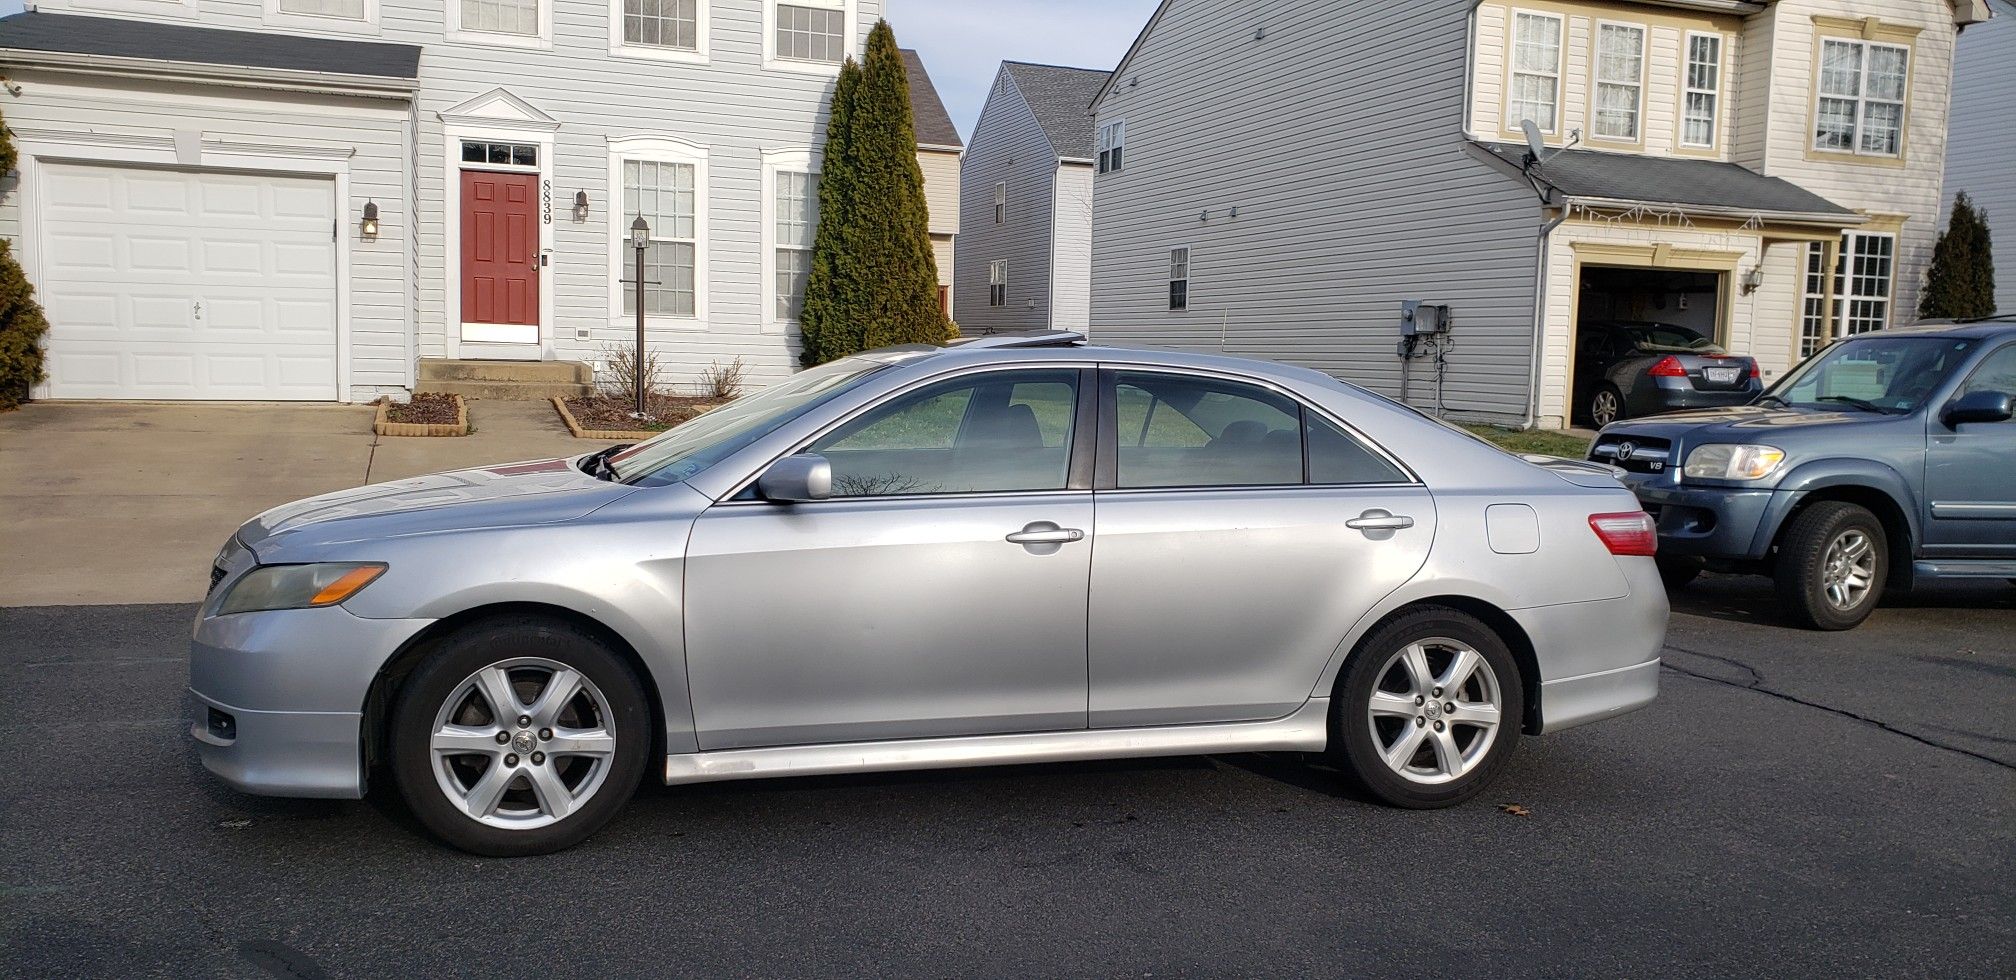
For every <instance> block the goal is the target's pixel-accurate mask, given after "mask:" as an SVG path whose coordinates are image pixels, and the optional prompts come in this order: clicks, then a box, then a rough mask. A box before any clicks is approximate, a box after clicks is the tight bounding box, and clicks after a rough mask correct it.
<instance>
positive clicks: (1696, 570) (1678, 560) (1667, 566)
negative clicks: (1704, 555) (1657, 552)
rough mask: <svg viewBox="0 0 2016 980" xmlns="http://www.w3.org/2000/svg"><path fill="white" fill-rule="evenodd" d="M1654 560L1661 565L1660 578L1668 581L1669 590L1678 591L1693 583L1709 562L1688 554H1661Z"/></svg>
mask: <svg viewBox="0 0 2016 980" xmlns="http://www.w3.org/2000/svg"><path fill="white" fill-rule="evenodd" d="M1653 561H1655V562H1657V563H1658V565H1659V580H1660V581H1661V582H1664V583H1666V591H1668V592H1677V591H1679V590H1681V589H1684V588H1686V587H1687V586H1689V585H1691V584H1693V582H1694V580H1695V579H1697V578H1700V577H1701V573H1702V572H1703V571H1704V570H1706V566H1707V562H1705V561H1702V560H1701V559H1699V558H1693V557H1689V556H1686V555H1670V556H1669V555H1661V556H1659V557H1658V558H1655V559H1653Z"/></svg>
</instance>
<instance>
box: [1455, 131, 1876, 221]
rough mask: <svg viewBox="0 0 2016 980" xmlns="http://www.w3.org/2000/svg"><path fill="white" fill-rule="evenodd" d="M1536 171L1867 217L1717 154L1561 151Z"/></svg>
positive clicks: (1637, 197) (1721, 201)
mask: <svg viewBox="0 0 2016 980" xmlns="http://www.w3.org/2000/svg"><path fill="white" fill-rule="evenodd" d="M1478 145H1479V146H1481V147H1483V148H1484V149H1485V151H1487V152H1489V153H1491V154H1492V155H1493V156H1496V157H1497V158H1498V159H1499V160H1500V161H1502V162H1504V163H1505V164H1507V165H1509V166H1511V167H1514V168H1519V167H1522V166H1523V165H1524V163H1525V161H1526V147H1525V146H1523V145H1520V144H1513V143H1480V144H1478ZM1532 174H1533V177H1534V178H1535V179H1537V180H1539V181H1540V182H1541V183H1542V184H1545V185H1547V186H1549V187H1551V188H1553V189H1555V190H1557V191H1559V192H1561V193H1562V194H1563V195H1565V196H1567V197H1570V198H1583V199H1585V200H1602V201H1617V202H1629V203H1633V204H1652V205H1661V204H1663V205H1671V206H1675V207H1679V208H1683V209H1686V208H1698V209H1705V210H1712V211H1717V212H1725V213H1729V214H1764V215H1770V216H1774V217H1776V218H1779V219H1780V220H1787V219H1789V220H1805V221H1812V222H1819V223H1836V219H1838V223H1839V224H1859V223H1861V221H1862V220H1863V218H1862V215H1861V214H1859V213H1858V212H1855V211H1853V210H1850V209H1848V208H1844V207H1842V206H1841V205H1839V204H1836V203H1834V202H1833V201H1830V200H1827V199H1826V198H1824V197H1821V196H1820V195H1818V194H1815V193H1813V192H1812V191H1809V190H1807V189H1806V188H1804V187H1801V186H1799V185H1798V184H1795V183H1792V182H1791V181H1789V180H1785V179H1784V178H1782V177H1766V176H1765V175H1763V174H1760V173H1758V172H1756V171H1754V170H1751V169H1749V168H1747V167H1743V166H1739V165H1737V164H1734V163H1723V162H1721V161H1719V160H1694V159H1686V158H1680V157H1655V156H1645V155H1643V154H1636V153H1605V152H1603V151H1601V150H1557V151H1555V152H1553V153H1551V154H1549V155H1548V157H1547V159H1546V161H1545V162H1543V163H1541V164H1539V165H1538V166H1536V167H1534V168H1533V169H1532Z"/></svg>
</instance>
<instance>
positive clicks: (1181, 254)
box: [1169, 246, 1190, 310]
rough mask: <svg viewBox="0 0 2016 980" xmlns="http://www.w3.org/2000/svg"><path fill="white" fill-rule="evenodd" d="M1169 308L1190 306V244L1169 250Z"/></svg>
mask: <svg viewBox="0 0 2016 980" xmlns="http://www.w3.org/2000/svg"><path fill="white" fill-rule="evenodd" d="M1169 308H1170V309H1172V310H1187V309H1189V308H1190V249H1189V247H1188V246H1184V247H1182V248H1172V249H1170V250H1169Z"/></svg>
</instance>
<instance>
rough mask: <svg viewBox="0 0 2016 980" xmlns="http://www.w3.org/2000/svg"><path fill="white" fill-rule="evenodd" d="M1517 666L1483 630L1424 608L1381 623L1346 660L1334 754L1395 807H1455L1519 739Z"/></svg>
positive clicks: (1461, 617) (1335, 712)
mask: <svg viewBox="0 0 2016 980" xmlns="http://www.w3.org/2000/svg"><path fill="white" fill-rule="evenodd" d="M1523 711H1524V695H1523V688H1522V687H1521V686H1520V677H1519V666H1518V663H1517V661H1515V660H1514V659H1513V658H1512V652H1511V650H1510V649H1509V648H1507V647H1506V645H1505V641H1504V640H1503V639H1501V638H1500V637H1499V636H1498V634H1497V633H1495V632H1493V631H1492V630H1491V628H1490V627H1488V626H1486V625H1484V624H1483V623H1481V622H1479V621H1477V620H1476V619H1475V618H1474V617H1471V616H1468V615H1465V614H1463V613H1461V612H1458V611H1456V610H1454V609H1448V608H1444V607H1440V606H1429V607H1423V608H1421V609H1418V610H1415V611H1413V612H1409V613H1407V614H1405V615H1402V616H1400V617H1398V618H1397V619H1394V620H1393V621H1392V622H1390V623H1387V624H1385V625H1384V626H1381V627H1379V629H1378V630H1377V631H1375V632H1374V633H1373V634H1372V635H1371V636H1370V637H1368V638H1367V639H1366V641H1365V642H1364V644H1362V645H1361V646H1360V647H1359V649H1358V650H1357V652H1355V653H1353V654H1352V655H1351V659H1350V660H1349V661H1348V662H1346V663H1345V665H1344V671H1343V674H1342V676H1340V677H1339V678H1338V684H1337V690H1336V693H1335V695H1334V698H1333V701H1332V704H1331V724H1330V739H1331V745H1332V751H1333V752H1334V753H1335V754H1337V755H1338V756H1340V757H1341V759H1340V761H1341V762H1342V763H1343V765H1344V767H1345V768H1346V769H1347V770H1348V771H1349V772H1350V773H1351V774H1352V775H1354V776H1356V777H1357V779H1358V781H1359V783H1360V784H1362V785H1363V786H1364V787H1365V789H1366V790H1367V791H1368V792H1370V793H1371V794H1372V795H1373V796H1375V797H1377V798H1379V799H1380V800H1382V801H1384V802H1386V803H1389V804H1392V805H1394V806H1401V807H1408V808H1412V809H1431V808H1435V807H1445V806H1455V805H1456V804H1458V803H1462V802H1464V801H1465V800H1468V799H1470V798H1471V797H1474V796H1476V795H1477V794H1478V793H1480V792H1483V790H1484V788H1485V787H1486V786H1488V785H1490V783H1491V781H1492V780H1493V779H1494V778H1496V777H1497V775H1498V772H1499V771H1500V770H1501V769H1503V768H1504V765H1505V761H1506V760H1507V759H1508V758H1510V757H1511V755H1512V749H1513V747H1514V746H1516V745H1517V744H1518V741H1519V720H1520V718H1521V717H1523V714H1522V713H1523Z"/></svg>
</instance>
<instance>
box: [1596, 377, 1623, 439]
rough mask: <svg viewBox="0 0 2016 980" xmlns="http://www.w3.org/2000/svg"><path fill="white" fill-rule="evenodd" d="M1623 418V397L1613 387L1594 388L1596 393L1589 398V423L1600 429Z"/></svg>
mask: <svg viewBox="0 0 2016 980" xmlns="http://www.w3.org/2000/svg"><path fill="white" fill-rule="evenodd" d="M1623 417H1624V396H1623V395H1622V394H1621V393H1619V392H1618V391H1617V388H1616V386H1615V385H1610V384H1602V385H1597V386H1596V393H1595V394H1593V395H1590V396H1589V422H1590V424H1592V425H1594V426H1595V427H1597V428H1599V429H1600V428H1602V427H1604V426H1606V425H1609V424H1610V423H1612V422H1615V421H1617V420H1618V419H1621V418H1623Z"/></svg>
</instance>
